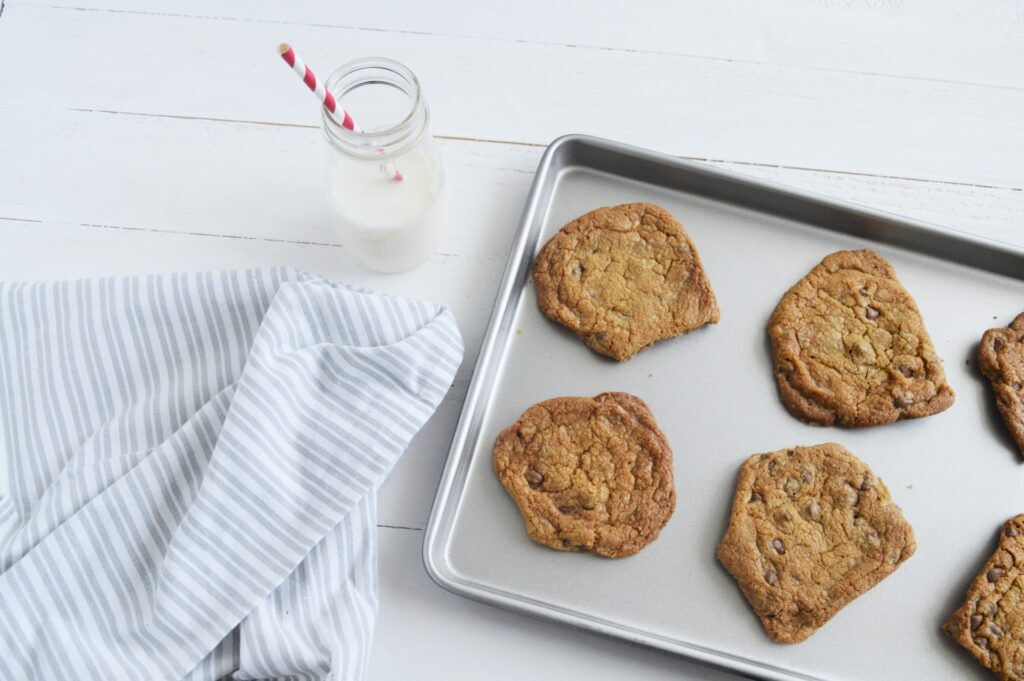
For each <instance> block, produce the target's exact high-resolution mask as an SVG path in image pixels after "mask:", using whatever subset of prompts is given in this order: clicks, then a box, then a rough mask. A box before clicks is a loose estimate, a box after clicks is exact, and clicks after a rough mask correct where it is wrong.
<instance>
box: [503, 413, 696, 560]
mask: <svg viewBox="0 0 1024 681" xmlns="http://www.w3.org/2000/svg"><path fill="white" fill-rule="evenodd" d="M494 470H495V472H496V473H497V474H498V478H499V479H500V480H501V483H502V484H503V485H504V486H505V489H506V490H508V493H509V494H510V495H512V499H513V500H514V501H515V502H516V505H517V506H519V510H520V512H521V513H522V514H523V520H524V521H525V522H526V531H527V533H528V534H529V535H530V538H531V539H533V540H534V541H536V542H539V543H541V544H544V545H545V546H550V547H551V548H553V549H559V550H562V551H592V552H594V553H597V554H600V555H602V556H607V557H609V558H621V557H623V556H630V555H633V554H634V553H636V552H637V551H639V550H640V549H642V548H643V547H645V546H646V545H647V544H649V543H651V542H652V541H654V540H655V539H657V537H658V533H659V532H660V531H661V528H662V527H664V526H665V523H666V522H668V519H669V517H671V515H672V512H673V511H674V510H675V506H676V491H675V484H674V482H673V479H672V450H671V449H670V448H669V445H668V441H667V440H666V439H665V436H664V435H663V434H662V432H661V431H660V430H659V429H658V425H657V423H655V421H654V416H652V415H651V412H650V410H649V409H648V408H647V405H646V404H644V402H643V401H642V400H640V398H638V397H634V396H633V395H629V394H626V393H601V394H600V395H598V396H596V397H593V398H588V397H557V398H555V399H552V400H547V401H545V402H541V403H539V404H535V405H533V406H532V407H530V408H529V409H527V410H526V412H525V413H523V415H522V416H521V417H519V420H518V421H516V422H515V423H513V424H512V425H511V426H509V427H508V428H506V429H505V430H504V431H502V433H501V435H499V436H498V439H497V441H496V442H495V444H494Z"/></svg>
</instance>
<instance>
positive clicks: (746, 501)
mask: <svg viewBox="0 0 1024 681" xmlns="http://www.w3.org/2000/svg"><path fill="white" fill-rule="evenodd" d="M914 548H915V544H914V532H913V529H912V528H911V527H910V523H908V522H907V521H906V519H905V518H904V517H903V513H902V512H901V511H900V508H899V507H898V506H897V505H896V504H895V503H894V502H893V501H892V499H891V498H890V497H889V491H888V490H887V489H886V488H885V485H884V484H883V483H882V481H881V480H880V479H879V478H877V477H876V476H875V475H874V473H872V472H871V469H870V468H868V467H867V465H865V464H864V462H862V461H861V460H860V459H858V458H857V457H856V456H854V455H853V454H851V453H850V452H849V451H847V450H846V449H845V448H844V447H842V446H841V445H837V444H834V443H829V444H823V445H817V446H814V447H795V448H793V449H783V450H780V451H777V452H769V453H766V454H755V455H754V456H752V457H750V458H749V459H747V461H746V463H744V464H743V466H742V467H741V468H740V476H739V482H738V483H737V484H736V496H735V497H734V498H733V503H732V514H731V516H730V518H729V527H728V529H727V530H726V532H725V536H724V537H723V538H722V542H721V543H720V544H719V545H718V560H719V561H720V562H721V563H722V565H723V566H725V569H726V570H728V571H729V573H730V574H731V575H732V576H733V577H734V578H735V579H736V582H737V583H738V584H739V587H740V590H741V591H742V592H743V595H744V596H745V597H746V599H747V602H748V603H750V607H751V608H753V610H754V613H755V614H757V616H758V617H759V618H761V624H762V625H764V628H765V630H766V631H767V632H768V635H769V636H771V637H772V638H773V639H775V640H776V641H778V642H779V643H799V642H800V641H803V640H804V639H806V638H807V637H808V636H810V635H811V634H813V633H814V632H815V631H816V630H817V629H818V627H820V626H822V625H823V624H825V622H827V621H828V620H829V619H831V618H832V617H833V616H834V615H835V614H836V613H837V612H839V611H840V610H841V609H842V608H843V607H844V606H845V605H846V604H847V603H849V602H850V601H852V600H853V599H855V598H857V597H858V596H860V595H861V594H863V593H864V592H865V591H867V590H868V589H870V588H871V587H873V586H875V585H876V584H878V583H879V582H880V581H882V580H883V579H885V578H886V577H887V576H888V575H889V574H891V573H892V572H893V571H894V570H895V569H896V568H897V567H899V565H900V564H901V563H903V561H905V560H907V559H908V558H910V556H911V555H913V553H914ZM881 607H882V609H883V610H884V604H882V605H881Z"/></svg>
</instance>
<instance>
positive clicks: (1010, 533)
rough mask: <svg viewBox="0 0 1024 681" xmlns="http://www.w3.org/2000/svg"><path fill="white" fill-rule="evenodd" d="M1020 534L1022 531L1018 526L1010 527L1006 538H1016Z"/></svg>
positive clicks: (1007, 529)
mask: <svg viewBox="0 0 1024 681" xmlns="http://www.w3.org/2000/svg"><path fill="white" fill-rule="evenodd" d="M1018 534H1020V530H1018V529H1017V526H1016V525H1010V526H1009V527H1007V528H1006V536H1008V537H1016V536H1017V535H1018Z"/></svg>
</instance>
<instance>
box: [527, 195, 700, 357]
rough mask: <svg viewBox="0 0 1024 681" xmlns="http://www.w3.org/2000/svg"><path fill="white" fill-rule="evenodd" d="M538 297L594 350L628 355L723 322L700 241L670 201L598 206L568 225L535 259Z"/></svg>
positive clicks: (550, 313)
mask: <svg viewBox="0 0 1024 681" xmlns="http://www.w3.org/2000/svg"><path fill="white" fill-rule="evenodd" d="M534 280H535V282H536V284H537V304H538V305H539V306H540V309H541V311H542V312H543V313H544V314H545V315H547V316H548V317H549V318H551V319H552V320H553V321H556V322H558V323H559V324H561V325H563V326H565V327H566V328H568V329H569V330H571V331H573V332H575V333H576V334H577V335H579V336H580V338H582V339H583V342H584V343H586V344H587V346H589V347H590V348H591V349H592V350H594V351H595V352H599V353H601V354H602V355H607V356H608V357H613V358H615V359H617V360H620V361H622V360H627V359H629V358H630V357H632V356H633V355H635V354H636V353H638V352H640V351H641V350H643V349H644V348H646V347H647V346H648V345H650V344H652V343H654V342H655V341H659V340H663V339H665V338H671V337H672V336H677V335H679V334H681V333H687V332H689V331H693V330H694V329H696V328H698V327H701V326H703V325H705V324H709V323H710V324H714V323H715V322H717V321H718V302H717V301H716V300H715V294H714V293H713V292H712V291H711V283H710V282H709V281H708V278H707V275H706V274H705V273H704V267H703V266H702V265H701V262H700V256H699V255H698V254H697V248H696V247H695V246H694V245H693V241H692V240H691V239H690V236H689V235H688V234H687V233H686V231H685V230H684V229H683V227H682V225H680V224H679V222H678V221H677V220H676V219H675V218H674V217H672V214H671V213H669V212H668V211H667V210H665V209H664V208H661V207H659V206H655V205H653V204H650V203H628V204H624V205H621V206H614V207H610V208H598V209H597V210H594V211H591V212H589V213H587V214H586V215H583V216H580V217H578V218H576V219H575V220H573V221H572V222H570V223H569V224H567V225H566V226H565V227H562V229H561V230H559V232H558V233H557V234H555V236H553V237H552V238H551V240H550V241H548V242H547V244H545V245H544V248H542V249H541V251H540V254H539V255H538V256H537V260H536V262H535V263H534Z"/></svg>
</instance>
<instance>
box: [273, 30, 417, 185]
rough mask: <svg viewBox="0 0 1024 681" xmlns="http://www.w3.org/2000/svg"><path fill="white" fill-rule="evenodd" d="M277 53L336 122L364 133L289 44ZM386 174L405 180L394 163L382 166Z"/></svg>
mask: <svg viewBox="0 0 1024 681" xmlns="http://www.w3.org/2000/svg"><path fill="white" fill-rule="evenodd" d="M277 51H278V53H279V54H280V55H281V58H282V59H284V60H285V62H287V64H288V66H290V67H292V70H293V71H295V75H297V76H298V77H299V78H301V79H302V82H303V83H305V84H306V87H308V88H309V89H310V90H312V91H313V94H314V95H316V97H317V99H319V100H320V102H321V103H322V104H323V105H324V108H325V109H327V110H328V111H329V112H330V114H331V116H332V117H333V118H334V120H336V121H338V122H339V123H340V124H341V126H342V127H344V128H348V129H349V130H351V131H353V132H363V129H362V128H360V127H359V126H358V125H357V124H356V122H355V121H354V120H353V119H352V116H350V115H349V113H348V112H347V111H345V110H344V109H342V108H341V107H340V106H338V103H337V102H336V101H335V99H334V95H332V94H331V93H330V92H328V91H327V88H326V87H324V84H323V83H321V82H320V81H319V80H318V79H317V77H316V74H315V73H313V70H312V69H311V68H309V67H308V66H306V62H304V61H302V58H301V57H300V56H299V55H298V54H296V53H295V50H294V49H293V48H292V46H291V45H289V44H288V43H281V44H280V45H278V46H277ZM381 168H382V169H383V171H384V174H385V175H387V176H388V178H389V179H392V180H394V181H395V182H401V181H402V179H403V176H402V173H401V172H400V171H399V170H398V168H396V167H395V164H394V163H384V164H382V165H381Z"/></svg>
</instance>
